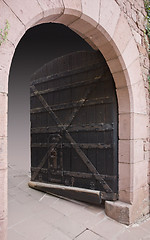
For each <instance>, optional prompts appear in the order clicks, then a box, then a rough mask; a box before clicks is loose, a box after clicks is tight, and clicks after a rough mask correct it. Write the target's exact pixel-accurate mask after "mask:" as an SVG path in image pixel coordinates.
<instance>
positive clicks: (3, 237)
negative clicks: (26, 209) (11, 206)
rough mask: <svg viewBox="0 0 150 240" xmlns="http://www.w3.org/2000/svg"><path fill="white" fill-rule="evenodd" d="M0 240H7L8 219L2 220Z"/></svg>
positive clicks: (0, 221) (0, 222)
mask: <svg viewBox="0 0 150 240" xmlns="http://www.w3.org/2000/svg"><path fill="white" fill-rule="evenodd" d="M0 239H1V240H7V219H4V220H0Z"/></svg>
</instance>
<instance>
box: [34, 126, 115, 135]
mask: <svg viewBox="0 0 150 240" xmlns="http://www.w3.org/2000/svg"><path fill="white" fill-rule="evenodd" d="M63 126H64V127H65V128H66V127H67V126H68V125H63ZM60 127H61V126H60ZM113 129H114V127H113V124H109V123H100V124H94V123H91V124H83V125H70V126H69V128H68V132H103V131H112V130H113ZM31 133H32V134H34V133H60V128H59V126H47V127H37V128H31Z"/></svg>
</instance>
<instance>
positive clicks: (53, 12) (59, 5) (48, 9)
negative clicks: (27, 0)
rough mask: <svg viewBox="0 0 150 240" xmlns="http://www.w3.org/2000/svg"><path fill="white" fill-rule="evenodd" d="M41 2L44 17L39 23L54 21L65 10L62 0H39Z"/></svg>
mask: <svg viewBox="0 0 150 240" xmlns="http://www.w3.org/2000/svg"><path fill="white" fill-rule="evenodd" d="M39 4H40V6H41V8H42V10H43V18H41V19H39V22H38V24H40V23H47V22H53V21H55V20H56V19H57V18H59V17H60V16H61V15H62V13H63V11H64V4H63V1H62V0H51V1H49V0H45V1H43V0H39Z"/></svg>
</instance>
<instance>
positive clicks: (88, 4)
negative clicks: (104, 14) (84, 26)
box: [82, 0, 100, 27]
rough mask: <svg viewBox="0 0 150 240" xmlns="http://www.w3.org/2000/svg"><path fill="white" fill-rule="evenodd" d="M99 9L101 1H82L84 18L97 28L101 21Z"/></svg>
mask: <svg viewBox="0 0 150 240" xmlns="http://www.w3.org/2000/svg"><path fill="white" fill-rule="evenodd" d="M99 9H100V1H99V0H92V1H91V0H82V13H83V16H82V18H83V19H84V20H86V21H88V22H89V23H91V24H92V25H93V26H95V27H96V26H97V24H98V21H99V11H100V10H99Z"/></svg>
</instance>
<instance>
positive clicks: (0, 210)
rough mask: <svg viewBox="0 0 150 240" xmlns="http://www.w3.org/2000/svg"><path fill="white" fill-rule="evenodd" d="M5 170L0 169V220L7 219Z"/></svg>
mask: <svg viewBox="0 0 150 240" xmlns="http://www.w3.org/2000/svg"><path fill="white" fill-rule="evenodd" d="M6 186H7V169H2V170H1V169H0V189H1V194H0V203H1V204H0V220H5V218H6V217H7V188H6Z"/></svg>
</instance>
